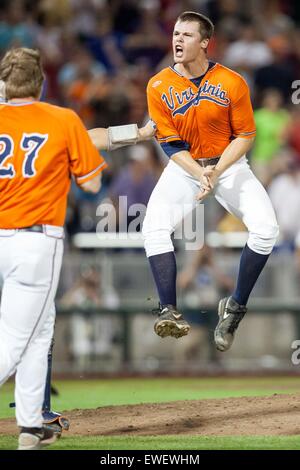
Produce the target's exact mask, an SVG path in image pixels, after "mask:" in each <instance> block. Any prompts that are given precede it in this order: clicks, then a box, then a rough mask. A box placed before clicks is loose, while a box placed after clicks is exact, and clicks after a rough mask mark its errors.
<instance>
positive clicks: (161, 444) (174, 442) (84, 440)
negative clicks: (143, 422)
mask: <svg viewBox="0 0 300 470" xmlns="http://www.w3.org/2000/svg"><path fill="white" fill-rule="evenodd" d="M16 440H17V439H16V436H15V437H14V436H1V435H0V450H4V449H5V450H14V449H15V448H16ZM221 449H222V450H299V449H300V440H299V436H282V437H280V436H270V437H264V436H243V437H229V436H226V437H211V436H199V437H196V436H188V437H187V436H164V437H163V438H162V437H160V436H155V437H154V436H152V437H151V436H149V437H140V436H137V437H103V436H98V437H80V439H78V438H74V437H68V436H64V437H63V438H62V439H61V440H60V441H58V442H57V443H55V444H54V445H52V446H51V447H50V448H49V449H47V450H221Z"/></svg>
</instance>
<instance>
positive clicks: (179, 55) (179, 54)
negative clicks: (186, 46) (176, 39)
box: [175, 45, 183, 57]
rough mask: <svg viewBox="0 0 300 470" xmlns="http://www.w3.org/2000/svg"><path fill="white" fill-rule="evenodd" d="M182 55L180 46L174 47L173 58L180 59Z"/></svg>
mask: <svg viewBox="0 0 300 470" xmlns="http://www.w3.org/2000/svg"><path fill="white" fill-rule="evenodd" d="M182 55H183V49H182V47H181V46H178V45H177V46H175V56H176V57H182Z"/></svg>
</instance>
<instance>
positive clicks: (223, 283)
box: [175, 245, 234, 365]
mask: <svg viewBox="0 0 300 470" xmlns="http://www.w3.org/2000/svg"><path fill="white" fill-rule="evenodd" d="M177 285H178V288H179V295H180V297H181V299H182V302H183V305H184V307H185V309H184V317H185V318H186V319H187V321H189V322H190V323H191V324H192V328H191V331H190V333H189V335H188V336H187V337H186V338H182V340H181V341H180V342H178V344H176V350H175V361H177V363H178V365H180V364H182V363H184V362H187V361H191V360H198V361H199V360H201V358H203V355H204V354H205V349H206V348H207V343H208V333H209V332H208V329H209V328H211V325H212V322H211V318H208V317H207V315H211V314H212V313H207V312H205V311H203V309H214V314H215V306H216V304H217V303H218V300H219V298H220V297H226V296H228V295H229V294H230V292H232V289H233V288H234V273H232V276H229V275H227V274H224V273H223V272H222V270H221V269H220V266H218V264H217V262H216V259H215V257H214V253H213V250H212V248H210V247H208V246H207V245H204V246H203V248H201V250H199V251H197V252H196V253H195V252H192V256H191V253H188V252H187V259H186V262H185V267H184V268H183V270H182V271H181V272H180V273H179V275H178V279H177ZM189 309H191V310H193V311H189ZM215 320H216V318H215Z"/></svg>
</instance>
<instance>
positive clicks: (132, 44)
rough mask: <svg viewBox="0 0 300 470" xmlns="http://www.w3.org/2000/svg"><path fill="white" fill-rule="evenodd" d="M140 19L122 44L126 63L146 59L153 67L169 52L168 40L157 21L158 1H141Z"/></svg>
mask: <svg viewBox="0 0 300 470" xmlns="http://www.w3.org/2000/svg"><path fill="white" fill-rule="evenodd" d="M140 11H141V18H140V22H139V23H138V26H137V28H136V30H135V32H134V33H132V34H129V35H128V36H127V38H126V40H125V41H124V42H123V46H124V52H125V54H126V58H127V60H128V62H130V63H131V62H135V61H136V60H137V59H140V58H144V59H147V60H148V61H149V62H150V63H151V66H152V67H155V66H156V65H157V64H158V63H159V62H160V61H161V60H162V59H163V57H164V56H165V54H166V52H167V51H168V50H169V40H168V37H167V36H166V34H165V32H164V30H163V28H162V26H161V24H160V20H159V1H158V0H143V1H142V2H141V5H140Z"/></svg>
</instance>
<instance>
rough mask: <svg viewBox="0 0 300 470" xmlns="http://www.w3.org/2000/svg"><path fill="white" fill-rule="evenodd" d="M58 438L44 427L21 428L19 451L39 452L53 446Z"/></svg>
mask: <svg viewBox="0 0 300 470" xmlns="http://www.w3.org/2000/svg"><path fill="white" fill-rule="evenodd" d="M56 438H57V436H56V434H55V433H54V431H51V430H50V429H46V428H44V427H42V428H21V431H20V435H19V445H18V450H39V449H41V448H42V447H45V446H48V445H50V444H53V443H54V442H55V441H56Z"/></svg>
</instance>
